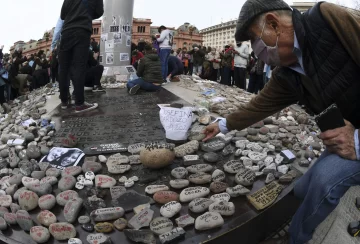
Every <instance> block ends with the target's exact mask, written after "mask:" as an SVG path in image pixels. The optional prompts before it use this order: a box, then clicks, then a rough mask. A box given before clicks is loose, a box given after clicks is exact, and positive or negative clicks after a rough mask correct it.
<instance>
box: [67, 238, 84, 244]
mask: <svg viewBox="0 0 360 244" xmlns="http://www.w3.org/2000/svg"><path fill="white" fill-rule="evenodd" d="M68 244H83V242H82V241H81V240H80V239H79V238H70V239H69V240H68Z"/></svg>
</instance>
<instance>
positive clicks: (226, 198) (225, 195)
mask: <svg viewBox="0 0 360 244" xmlns="http://www.w3.org/2000/svg"><path fill="white" fill-rule="evenodd" d="M210 199H211V200H213V201H214V202H222V201H226V202H228V201H229V200H230V195H229V194H228V193H226V192H224V193H219V194H215V195H212V196H211V197H210Z"/></svg>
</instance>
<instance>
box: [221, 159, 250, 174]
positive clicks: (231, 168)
mask: <svg viewBox="0 0 360 244" xmlns="http://www.w3.org/2000/svg"><path fill="white" fill-rule="evenodd" d="M243 168H245V166H244V165H243V164H242V163H241V161H240V160H230V161H229V162H227V163H225V164H224V171H225V172H227V173H229V174H236V173H238V172H239V171H240V170H241V169H243Z"/></svg>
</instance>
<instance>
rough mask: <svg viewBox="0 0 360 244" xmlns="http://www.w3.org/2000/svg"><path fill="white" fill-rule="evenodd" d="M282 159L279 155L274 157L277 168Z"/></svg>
mask: <svg viewBox="0 0 360 244" xmlns="http://www.w3.org/2000/svg"><path fill="white" fill-rule="evenodd" d="M283 160H284V158H283V157H282V156H280V155H276V158H275V163H276V165H277V166H279V165H280V164H281V163H282V162H283Z"/></svg>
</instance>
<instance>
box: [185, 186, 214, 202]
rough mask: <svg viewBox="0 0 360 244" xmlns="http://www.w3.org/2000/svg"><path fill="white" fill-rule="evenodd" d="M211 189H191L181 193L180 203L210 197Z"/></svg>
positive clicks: (198, 187) (199, 187)
mask: <svg viewBox="0 0 360 244" xmlns="http://www.w3.org/2000/svg"><path fill="white" fill-rule="evenodd" d="M209 193H210V189H209V188H206V187H201V186H197V187H189V188H186V189H184V190H182V192H181V193H180V201H181V202H190V201H192V200H194V199H196V198H200V197H205V196H207V195H209Z"/></svg>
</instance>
